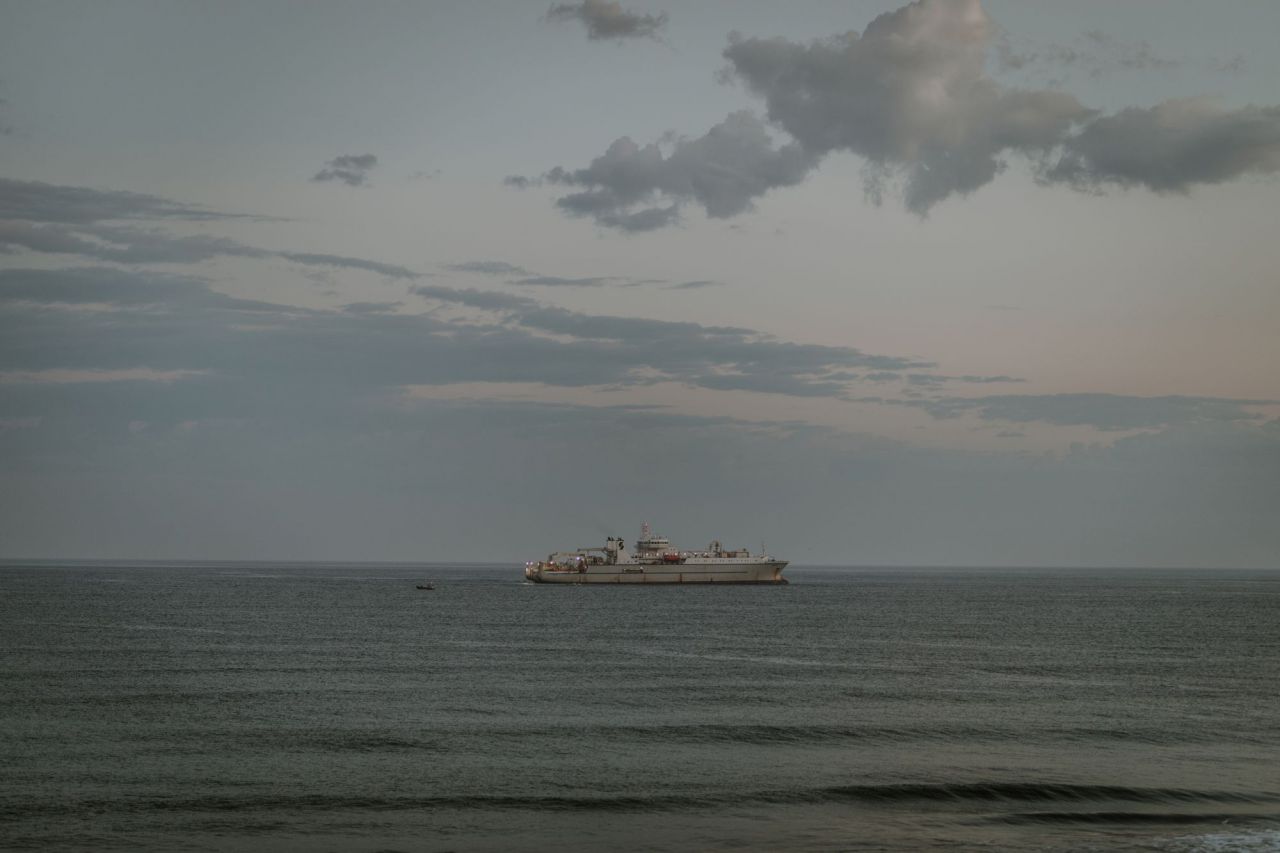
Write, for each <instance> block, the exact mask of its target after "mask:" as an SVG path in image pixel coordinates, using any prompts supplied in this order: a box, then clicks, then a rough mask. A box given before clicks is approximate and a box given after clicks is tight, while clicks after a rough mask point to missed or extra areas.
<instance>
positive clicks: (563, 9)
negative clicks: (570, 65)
mask: <svg viewBox="0 0 1280 853" xmlns="http://www.w3.org/2000/svg"><path fill="white" fill-rule="evenodd" d="M547 20H548V21H557V22H558V21H579V22H581V23H582V25H583V26H584V27H586V28H587V38H589V39H593V40H595V39H615V40H618V41H621V40H622V39H627V38H653V39H656V38H657V37H658V33H659V32H660V31H661V30H662V28H663V27H665V26H666V25H667V13H666V12H661V13H659V14H657V15H641V14H637V13H635V12H629V11H627V10H626V9H624V8H622V5H621V4H620V3H617V2H609V0H582V2H580V3H560V4H557V5H554V6H552V7H551V8H550V9H548V10H547Z"/></svg>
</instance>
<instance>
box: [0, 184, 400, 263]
mask: <svg viewBox="0 0 1280 853" xmlns="http://www.w3.org/2000/svg"><path fill="white" fill-rule="evenodd" d="M243 218H256V217H247V216H245V215H242V214H225V213H220V212H218V211H211V210H207V209H204V208H200V207H195V206H192V205H186V204H182V203H179V202H174V201H170V200H168V199H162V198H158V197H156V196H149V195H140V194H137V193H128V192H120V191H114V190H93V189H88V188H85V187H64V186H58V185H55V184H45V183H40V182H38V181H14V180H3V179H0V251H4V250H9V251H13V250H16V249H26V250H28V251H32V252H42V253H49V254H67V255H78V256H80V257H84V258H91V259H94V260H98V261H111V262H113V263H121V264H194V263H199V262H201V261H206V260H210V259H212V258H217V257H240V258H259V259H267V258H283V259H285V260H288V261H291V262H293V263H297V264H303V265H306V266H319V267H338V268H345V269H356V270H364V271H367V272H374V273H378V274H379V275H385V276H390V277H392V278H405V279H410V278H421V277H422V276H423V274H422V273H418V272H414V271H413V270H410V269H407V268H405V267H402V266H398V265H396V264H386V263H381V262H379V261H370V260H365V259H363V258H352V257H347V256H345V255H331V254H320V253H314V252H282V251H271V250H268V249H261V248H258V247H256V246H250V245H246V244H244V243H241V242H239V241H237V240H232V239H230V238H228V237H217V236H213V235H208V234H194V235H183V236H179V235H174V234H172V233H170V232H168V231H162V230H159V229H157V228H146V227H140V226H139V225H137V224H133V223H135V222H138V221H142V220H153V221H154V220H160V221H164V220H189V221H195V222H209V221H214V220H220V219H243ZM121 222H126V223H130V224H119V223H121Z"/></svg>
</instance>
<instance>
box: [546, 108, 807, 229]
mask: <svg viewBox="0 0 1280 853" xmlns="http://www.w3.org/2000/svg"><path fill="white" fill-rule="evenodd" d="M816 164H817V160H816V158H814V157H813V156H811V155H809V154H808V153H806V152H805V150H804V149H802V148H801V147H800V146H799V145H797V144H795V143H789V144H786V145H782V146H779V147H775V145H774V143H773V140H772V139H771V138H770V136H769V133H768V131H767V129H766V128H765V125H764V123H763V122H761V121H760V120H759V119H758V118H756V117H755V116H753V115H752V114H751V113H749V112H736V113H733V114H731V115H730V116H729V117H728V118H726V119H725V120H724V121H723V122H721V123H720V124H717V125H716V126H715V127H713V128H711V130H709V131H708V132H707V133H706V134H705V135H703V136H701V137H698V138H697V139H677V140H675V142H674V143H672V144H671V152H670V154H669V155H668V154H664V153H663V151H662V148H661V147H660V145H659V144H658V143H649V144H647V145H643V146H641V145H637V144H636V143H635V142H633V141H632V140H631V139H630V138H628V137H622V138H621V139H618V140H617V141H615V142H614V143H613V144H612V145H610V146H609V149H608V150H607V151H606V152H605V153H604V154H602V155H601V156H599V157H597V158H596V159H595V160H593V161H592V162H591V164H590V165H589V166H587V167H586V168H584V169H577V170H573V171H568V170H565V169H563V168H556V169H552V170H551V171H550V172H548V173H547V174H546V175H544V176H543V178H544V180H546V181H547V182H549V183H553V184H558V185H561V186H570V187H579V188H581V191H579V192H576V193H572V194H570V195H566V196H563V197H561V198H560V199H558V200H557V202H556V204H557V205H558V206H559V207H560V209H561V210H563V211H565V212H566V213H569V214H571V215H574V216H589V217H591V218H593V219H594V220H595V221H596V222H597V223H598V224H600V225H603V226H605V227H609V228H617V229H619V230H622V231H650V230H653V229H655V228H661V227H663V226H666V225H670V224H672V223H674V222H675V221H676V220H677V219H678V215H679V209H680V207H681V205H683V204H686V203H689V202H696V203H698V204H700V205H702V207H703V208H704V210H706V212H707V215H708V216H712V217H716V218H725V217H729V216H734V215H736V214H739V213H742V212H743V211H745V210H749V209H750V208H751V206H752V202H753V200H754V199H755V198H756V197H758V196H760V195H763V194H764V193H765V192H767V191H768V190H769V189H772V188H774V187H783V186H792V185H794V184H798V183H799V182H800V181H802V180H803V179H804V177H805V175H807V174H808V173H809V171H810V170H811V169H812V168H813V167H814V166H815V165H816Z"/></svg>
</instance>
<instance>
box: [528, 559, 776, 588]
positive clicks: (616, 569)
mask: <svg viewBox="0 0 1280 853" xmlns="http://www.w3.org/2000/svg"><path fill="white" fill-rule="evenodd" d="M786 565H787V562H786V561H785V560H772V561H769V562H755V561H752V562H741V563H738V562H731V561H728V560H726V561H724V562H721V563H678V564H675V563H672V564H667V563H657V564H645V565H636V564H614V565H594V566H586V567H585V569H583V570H577V569H565V570H554V569H548V568H545V567H538V568H535V569H532V570H530V571H526V573H525V576H526V577H527V578H528V579H529V580H530V581H532V582H534V583H575V584H588V583H590V584H596V583H613V584H619V583H629V584H698V583H717V584H727V583H736V584H785V583H786V582H787V579H786V578H784V577H783V576H782V570H783V569H784V568H786Z"/></svg>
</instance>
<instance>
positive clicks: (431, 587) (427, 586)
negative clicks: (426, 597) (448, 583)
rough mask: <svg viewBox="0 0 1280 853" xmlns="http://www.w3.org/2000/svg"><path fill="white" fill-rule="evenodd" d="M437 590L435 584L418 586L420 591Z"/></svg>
mask: <svg viewBox="0 0 1280 853" xmlns="http://www.w3.org/2000/svg"><path fill="white" fill-rule="evenodd" d="M435 588H436V586H435V584H431V583H420V584H418V589H435Z"/></svg>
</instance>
